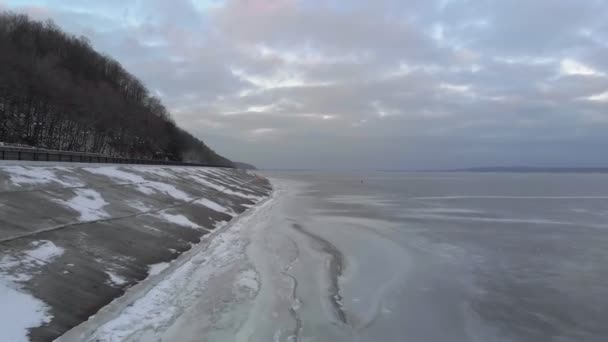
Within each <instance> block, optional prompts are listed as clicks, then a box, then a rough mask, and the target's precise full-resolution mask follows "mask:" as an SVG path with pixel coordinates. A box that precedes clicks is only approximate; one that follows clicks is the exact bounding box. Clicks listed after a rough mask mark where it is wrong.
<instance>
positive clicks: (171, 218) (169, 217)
mask: <svg viewBox="0 0 608 342" xmlns="http://www.w3.org/2000/svg"><path fill="white" fill-rule="evenodd" d="M158 216H160V217H161V218H162V219H163V220H165V221H168V222H171V223H175V224H177V225H180V226H182V227H188V228H195V229H200V228H203V227H201V226H199V225H198V224H196V223H194V222H192V221H190V219H189V218H187V217H186V216H184V215H182V214H169V213H166V212H162V213H160V214H159V215H158Z"/></svg>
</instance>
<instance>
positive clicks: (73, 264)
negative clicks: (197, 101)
mask: <svg viewBox="0 0 608 342" xmlns="http://www.w3.org/2000/svg"><path fill="white" fill-rule="evenodd" d="M271 190H272V189H271V186H270V184H269V182H268V181H267V180H266V179H264V178H262V177H259V176H256V175H254V174H251V173H248V172H244V171H239V170H233V169H217V168H198V167H174V166H172V167H158V166H107V165H99V166H92V165H85V166H71V165H70V166H64V167H46V166H45V167H43V166H4V167H0V277H4V278H5V279H9V280H10V281H11V282H12V284H13V285H14V286H16V287H18V289H19V291H23V292H25V293H28V294H31V295H32V296H34V297H35V298H37V299H39V300H40V301H42V302H43V303H45V314H46V315H47V317H48V319H47V320H46V321H48V322H46V323H45V324H43V325H42V326H40V327H35V328H32V329H31V330H30V335H29V336H30V338H31V339H32V340H33V341H50V340H53V339H54V338H56V337H58V336H60V335H61V334H63V333H64V332H65V331H67V330H69V329H70V328H72V327H74V326H76V325H78V324H79V323H81V322H82V321H84V320H86V319H87V318H88V317H90V316H91V315H93V314H95V313H96V312H97V311H98V310H99V309H100V308H101V307H103V306H104V305H106V304H108V303H109V302H111V301H112V300H113V299H114V298H116V297H118V296H120V295H121V294H122V293H123V292H124V291H125V289H126V288H128V287H130V286H132V285H133V284H135V283H137V282H139V281H141V280H143V279H144V278H146V277H147V276H148V275H149V274H153V273H155V272H157V271H158V270H159V269H162V268H163V267H164V265H165V264H164V263H166V262H169V261H171V260H173V259H175V258H177V257H178V256H179V255H180V254H181V253H183V252H184V251H187V250H189V249H190V248H191V247H192V246H193V245H194V244H197V243H199V242H200V241H201V239H202V238H203V237H204V236H205V235H206V234H209V233H210V232H211V231H213V230H214V229H217V228H218V227H220V226H222V225H224V224H225V223H227V222H228V221H230V220H231V219H232V218H233V217H236V216H237V215H238V214H240V213H242V212H243V211H245V210H247V208H249V207H251V206H254V205H255V204H256V203H258V202H259V201H261V200H263V199H264V198H265V197H267V196H268V195H269V194H270V192H271ZM41 251H42V252H44V253H42V254H41ZM45 251H46V252H45Z"/></svg>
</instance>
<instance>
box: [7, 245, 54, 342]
mask: <svg viewBox="0 0 608 342" xmlns="http://www.w3.org/2000/svg"><path fill="white" fill-rule="evenodd" d="M30 246H31V248H30V249H28V250H25V251H23V252H21V253H19V254H18V255H15V256H12V255H4V256H2V258H0V303H1V305H0V335H1V336H2V339H3V341H16V342H20V341H29V338H28V332H29V329H31V328H35V327H39V326H41V325H43V324H46V323H49V322H50V321H51V319H52V318H53V316H52V315H50V314H49V313H48V310H49V307H48V306H47V305H46V304H45V303H44V302H43V301H41V300H39V299H38V298H36V297H34V296H32V295H30V294H28V293H26V292H25V291H23V289H22V288H21V287H20V285H19V283H23V282H26V281H28V280H30V279H31V278H32V276H33V274H34V273H35V272H37V271H38V270H39V268H40V267H41V266H44V265H45V264H47V263H50V262H52V261H53V260H54V259H56V258H57V257H59V256H61V255H62V254H63V253H64V249H63V248H61V247H58V246H57V245H55V244H54V243H53V242H51V241H47V240H41V241H34V242H32V243H31V244H30Z"/></svg>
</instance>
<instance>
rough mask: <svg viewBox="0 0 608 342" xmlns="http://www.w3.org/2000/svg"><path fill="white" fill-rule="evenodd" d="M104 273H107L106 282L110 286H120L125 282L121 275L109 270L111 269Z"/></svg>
mask: <svg viewBox="0 0 608 342" xmlns="http://www.w3.org/2000/svg"><path fill="white" fill-rule="evenodd" d="M106 274H107V275H108V278H109V279H108V281H107V282H108V284H109V285H112V286H121V285H124V284H126V283H127V280H126V279H125V278H123V277H121V276H119V275H118V274H116V273H114V272H111V271H106Z"/></svg>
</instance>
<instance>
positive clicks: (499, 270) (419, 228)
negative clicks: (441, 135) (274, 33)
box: [271, 172, 608, 342]
mask: <svg viewBox="0 0 608 342" xmlns="http://www.w3.org/2000/svg"><path fill="white" fill-rule="evenodd" d="M273 175H274V176H277V174H271V176H273ZM279 176H281V177H287V178H292V179H296V180H301V181H306V182H307V183H309V184H310V186H309V194H308V195H309V196H310V197H311V198H313V199H314V200H315V203H316V206H317V208H318V209H319V210H322V211H323V213H324V215H334V216H344V217H345V216H348V217H350V218H353V217H354V218H356V217H359V218H361V219H375V220H379V222H380V221H386V222H389V223H390V224H392V225H394V226H395V227H398V228H397V229H394V230H393V232H392V233H391V239H393V240H394V241H397V242H398V243H399V244H400V245H401V246H403V248H404V249H405V250H407V251H408V253H409V254H410V255H411V260H410V262H409V263H410V264H411V266H409V267H410V270H409V271H408V277H407V280H406V281H405V283H404V284H402V290H401V291H398V292H397V293H394V294H392V295H393V297H394V301H393V308H392V311H393V322H392V324H390V325H388V324H387V326H386V329H387V331H388V330H390V329H393V330H395V331H396V334H397V333H398V334H399V335H400V336H402V337H403V340H412V341H450V340H452V341H460V340H471V341H598V342H599V341H608V175H601V174H507V173H505V174H489V173H390V172H378V173H327V172H324V173H320V172H297V173H287V174H286V173H281V174H279ZM361 253H364V251H361ZM378 266H379V267H382V266H381V265H378ZM395 316H396V317H395ZM395 320H397V321H395ZM395 322H398V324H395Z"/></svg>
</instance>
